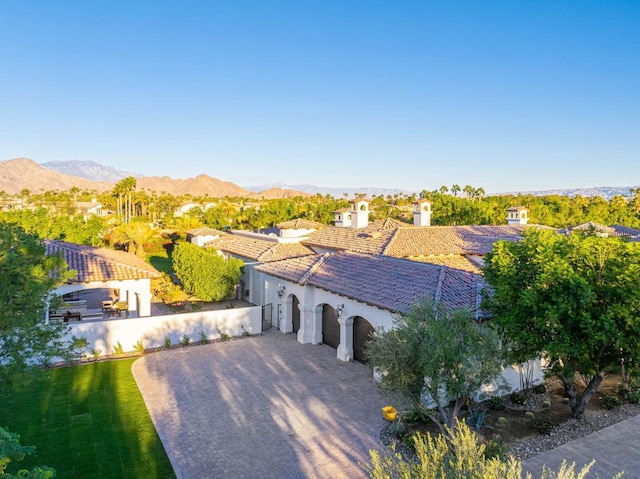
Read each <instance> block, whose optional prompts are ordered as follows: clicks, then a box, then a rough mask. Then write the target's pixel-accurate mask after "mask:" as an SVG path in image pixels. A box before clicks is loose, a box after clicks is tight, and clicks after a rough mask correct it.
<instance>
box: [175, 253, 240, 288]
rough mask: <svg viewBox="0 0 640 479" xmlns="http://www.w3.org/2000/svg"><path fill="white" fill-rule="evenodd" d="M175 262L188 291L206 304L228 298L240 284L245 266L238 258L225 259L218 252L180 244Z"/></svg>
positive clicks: (180, 278) (176, 269) (179, 276)
mask: <svg viewBox="0 0 640 479" xmlns="http://www.w3.org/2000/svg"><path fill="white" fill-rule="evenodd" d="M171 260H172V261H173V270H174V271H175V272H176V275H177V276H178V279H179V280H180V281H181V282H182V285H183V287H184V290H185V291H186V292H187V293H188V294H192V295H194V296H196V297H198V298H200V299H202V300H203V301H221V300H223V299H226V298H228V297H229V296H230V295H231V294H232V293H233V290H234V288H235V286H236V285H237V284H238V283H239V282H240V276H241V275H242V267H243V266H244V263H243V262H242V261H241V260H239V259H237V258H228V259H225V258H224V257H222V256H221V255H219V254H218V252H217V251H215V250H212V249H203V248H200V247H199V246H196V245H194V244H191V243H180V244H178V245H177V246H176V247H175V248H174V250H173V253H172V255H171Z"/></svg>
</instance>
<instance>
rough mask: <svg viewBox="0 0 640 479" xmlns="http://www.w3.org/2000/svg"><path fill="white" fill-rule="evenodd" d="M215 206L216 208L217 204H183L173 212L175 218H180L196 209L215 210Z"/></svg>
mask: <svg viewBox="0 0 640 479" xmlns="http://www.w3.org/2000/svg"><path fill="white" fill-rule="evenodd" d="M214 206H216V203H204V204H201V203H183V204H181V205H180V206H178V207H177V208H176V209H175V210H174V211H173V216H175V217H176V218H179V217H180V216H182V215H184V214H186V213H188V212H189V211H191V210H192V209H194V208H200V209H201V210H202V211H207V210H208V209H209V208H213V207H214Z"/></svg>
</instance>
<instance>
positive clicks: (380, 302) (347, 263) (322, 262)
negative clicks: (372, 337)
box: [256, 252, 483, 314]
mask: <svg viewBox="0 0 640 479" xmlns="http://www.w3.org/2000/svg"><path fill="white" fill-rule="evenodd" d="M256 269H257V270H258V271H261V272H264V273H267V274H270V275H272V276H275V277H278V278H281V279H285V280H288V281H291V282H294V283H297V284H300V285H310V286H314V287H317V288H321V289H324V290H326V291H330V292H332V293H335V294H339V295H341V296H344V297H347V298H351V299H353V300H355V301H359V302H361V303H365V304H369V305H371V306H375V307H378V308H381V309H385V310H388V311H392V312H408V311H410V310H411V308H412V307H413V306H414V305H415V304H416V303H417V302H419V301H420V300H421V299H423V298H425V297H429V298H431V299H432V300H434V301H435V300H436V299H439V301H440V302H441V303H442V304H443V305H445V306H447V307H449V308H463V307H466V308H468V309H469V310H471V311H472V313H474V314H475V312H476V309H477V305H478V300H479V288H480V286H481V285H482V283H483V280H482V276H480V275H478V274H474V273H470V272H468V271H462V270H459V269H453V268H449V267H447V266H445V265H435V264H431V263H420V262H416V261H410V260H405V259H398V258H390V257H387V256H374V255H366V254H357V253H348V252H337V253H325V254H323V255H316V256H308V257H304V258H296V259H289V260H284V261H278V262H273V263H269V264H264V265H260V266H258V267H257V268H256Z"/></svg>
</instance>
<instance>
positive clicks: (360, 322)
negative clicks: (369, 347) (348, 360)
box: [353, 316, 373, 364]
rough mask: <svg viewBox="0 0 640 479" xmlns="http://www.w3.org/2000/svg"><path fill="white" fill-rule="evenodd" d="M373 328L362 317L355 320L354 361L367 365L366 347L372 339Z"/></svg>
mask: <svg viewBox="0 0 640 479" xmlns="http://www.w3.org/2000/svg"><path fill="white" fill-rule="evenodd" d="M372 333H373V326H371V323H369V321H367V320H366V319H364V318H363V317H361V316H356V317H355V318H353V359H355V360H356V361H358V362H359V363H363V364H366V363H367V361H366V360H365V357H364V345H365V344H366V342H367V341H369V340H370V339H371V334H372Z"/></svg>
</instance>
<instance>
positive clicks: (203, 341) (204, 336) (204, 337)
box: [200, 331, 209, 344]
mask: <svg viewBox="0 0 640 479" xmlns="http://www.w3.org/2000/svg"><path fill="white" fill-rule="evenodd" d="M208 342H209V336H207V333H205V332H204V331H200V344H207V343H208Z"/></svg>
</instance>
